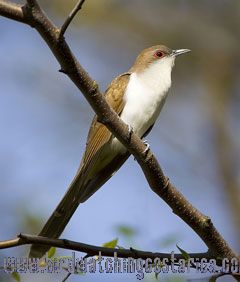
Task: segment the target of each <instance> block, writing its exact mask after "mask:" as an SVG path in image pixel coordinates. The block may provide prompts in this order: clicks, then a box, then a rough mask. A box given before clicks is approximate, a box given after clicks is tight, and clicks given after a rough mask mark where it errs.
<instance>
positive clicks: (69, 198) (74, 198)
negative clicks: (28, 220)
mask: <svg viewBox="0 0 240 282" xmlns="http://www.w3.org/2000/svg"><path fill="white" fill-rule="evenodd" d="M129 155H130V154H129V152H126V153H125V154H123V155H117V156H116V157H115V158H114V159H113V160H112V161H111V162H110V163H109V164H108V165H107V166H105V167H104V168H103V169H102V170H101V171H100V172H99V173H98V174H97V175H95V177H94V178H93V179H91V180H89V181H88V182H87V183H86V178H85V175H82V173H81V171H80V172H79V173H78V174H77V176H76V177H75V179H74V180H73V182H72V183H71V185H70V187H69V189H68V191H67V192H66V194H65V195H64V197H63V198H62V200H61V202H60V203H59V204H58V206H57V208H56V209H55V211H54V212H53V213H52V215H51V216H50V218H49V219H48V221H47V223H46V224H45V225H44V227H43V229H42V231H41V232H40V233H39V236H44V237H48V238H58V237H59V236H60V235H61V234H62V232H63V230H64V229H65V227H66V225H67V224H68V222H69V221H70V219H71V217H72V215H73V214H74V212H75V211H76V209H77V207H78V206H79V204H80V203H83V202H85V201H86V200H87V199H88V198H89V197H90V196H92V195H93V194H94V193H95V192H96V191H97V190H98V189H99V188H100V187H101V186H102V185H103V184H104V183H105V182H106V181H107V180H108V179H109V178H110V177H111V176H112V175H113V174H114V173H115V172H116V171H117V170H118V169H119V168H120V167H121V166H122V164H123V163H124V162H125V161H126V160H127V159H128V157H129ZM49 249H50V247H49V246H46V245H32V246H31V249H30V253H29V257H39V258H41V257H42V256H44V254H45V253H46V252H47V251H48V250H49Z"/></svg>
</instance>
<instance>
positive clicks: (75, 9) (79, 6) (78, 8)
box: [59, 0, 85, 37]
mask: <svg viewBox="0 0 240 282" xmlns="http://www.w3.org/2000/svg"><path fill="white" fill-rule="evenodd" d="M84 2H85V0H79V1H78V3H77V4H76V6H75V8H74V9H73V10H72V12H71V13H70V14H69V16H68V17H67V19H66V21H65V22H64V24H63V25H62V27H61V30H60V33H59V37H62V36H63V35H64V33H65V31H66V30H67V28H68V26H69V24H70V23H71V21H72V20H73V18H74V17H75V15H76V14H77V12H78V11H79V10H81V9H82V5H83V3H84Z"/></svg>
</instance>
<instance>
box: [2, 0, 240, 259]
mask: <svg viewBox="0 0 240 282" xmlns="http://www.w3.org/2000/svg"><path fill="white" fill-rule="evenodd" d="M2 2H3V1H1V0H0V3H2ZM27 2H28V4H29V5H27V6H24V16H25V19H24V20H25V22H28V24H29V25H31V26H34V27H35V28H36V30H37V31H38V32H39V33H40V35H41V36H42V37H43V39H44V40H45V42H46V43H47V44H48V46H49V47H50V49H51V51H52V52H53V54H54V56H55V57H56V59H57V60H58V62H59V63H60V65H61V70H62V71H63V72H64V73H66V74H67V75H68V76H69V78H70V79H71V80H72V81H73V82H74V84H75V85H76V86H77V87H78V88H79V89H80V90H81V91H82V93H83V94H84V96H85V98H86V99H87V100H88V102H89V103H90V105H91V106H92V108H93V109H94V111H95V112H96V114H97V115H98V119H99V121H101V122H102V123H104V124H105V125H106V127H107V128H108V129H109V130H110V131H111V132H112V133H113V134H114V135H115V136H116V137H117V138H118V139H119V140H120V141H121V142H122V143H123V144H124V146H125V147H126V148H127V149H128V150H129V151H130V152H131V153H132V154H133V155H134V157H135V158H136V159H137V161H138V163H139V164H140V166H141V168H142V170H143V172H144V174H145V176H146V178H147V180H148V183H149V185H150V187H151V189H152V190H153V191H154V192H155V193H156V194H157V195H158V196H159V197H161V198H162V199H163V200H164V201H165V202H166V203H167V204H168V205H169V206H170V207H171V208H172V210H173V212H174V213H175V214H176V215H178V216H179V217H180V218H182V219H183V220H184V221H185V222H186V223H187V224H188V225H189V226H190V227H191V228H192V229H193V230H194V231H195V232H196V233H197V234H198V235H199V236H200V238H202V240H203V241H204V242H205V243H206V245H207V246H208V248H209V251H210V252H211V253H212V254H213V255H216V256H218V257H228V258H232V257H236V256H237V255H236V254H235V253H234V251H233V250H232V249H231V248H230V247H229V246H228V244H227V243H226V241H225V240H224V239H223V238H222V236H221V235H220V234H219V232H218V231H217V230H216V228H215V227H214V226H213V224H212V222H211V219H210V218H208V217H207V216H205V215H203V214H202V213H200V212H199V211H198V210H197V209H196V208H194V207H193V206H192V205H191V204H190V203H189V202H188V201H187V200H186V199H185V198H184V196H183V195H182V194H181V193H180V192H179V191H177V190H176V188H175V187H174V186H173V185H172V184H171V183H170V182H168V180H167V178H166V177H165V175H164V174H163V171H162V169H161V167H160V166H159V164H158V162H157V160H156V158H155V157H154V156H153V154H152V153H151V151H149V152H148V155H147V156H146V154H145V153H143V152H144V149H145V144H144V143H143V142H142V141H141V139H140V138H139V137H138V136H137V135H136V134H132V135H131V140H129V134H128V126H127V125H126V124H125V123H124V122H123V121H122V120H121V119H120V118H119V117H118V115H117V114H116V113H115V112H114V111H113V110H112V109H111V108H110V107H109V105H108V104H107V102H106V100H105V98H104V96H103V95H102V94H101V93H100V91H99V89H98V86H97V84H96V82H95V81H94V80H92V79H91V78H90V76H89V75H88V73H87V72H86V71H85V70H84V69H83V68H82V66H81V65H80V64H79V62H78V61H77V60H76V58H75V57H74V55H73V54H72V52H71V50H70V48H69V46H68V45H67V43H66V41H65V39H64V38H63V37H61V38H59V29H58V28H57V27H56V26H54V25H53V23H52V22H51V21H50V20H49V19H48V18H47V17H46V15H45V14H44V13H43V11H42V10H41V9H40V7H39V6H38V5H37V1H35V0H28V1H27ZM0 7H2V6H0ZM0 14H1V15H4V16H7V17H10V16H9V14H11V13H8V14H7V15H6V13H4V11H2V10H1V9H0ZM10 18H13V17H10ZM17 20H19V19H17ZM23 22H24V21H23Z"/></svg>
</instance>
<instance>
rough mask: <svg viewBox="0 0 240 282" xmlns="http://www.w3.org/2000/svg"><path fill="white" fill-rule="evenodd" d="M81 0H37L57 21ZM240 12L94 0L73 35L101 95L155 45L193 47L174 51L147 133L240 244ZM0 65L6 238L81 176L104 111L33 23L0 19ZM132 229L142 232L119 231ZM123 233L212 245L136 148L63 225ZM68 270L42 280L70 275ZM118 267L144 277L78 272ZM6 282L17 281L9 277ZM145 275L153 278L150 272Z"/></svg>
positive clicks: (82, 231)
mask: <svg viewBox="0 0 240 282" xmlns="http://www.w3.org/2000/svg"><path fill="white" fill-rule="evenodd" d="M75 2H76V1H67V3H66V1H60V0H58V1H57V0H55V1H43V0H42V1H41V0H39V3H40V4H41V5H42V6H43V7H44V9H45V11H46V12H47V14H48V15H49V16H50V17H51V18H52V19H53V20H54V22H55V23H56V24H58V25H61V23H62V22H63V21H64V19H65V17H66V16H67V14H68V13H69V11H70V10H71V8H72V7H73V6H74V3H75ZM18 3H23V1H18ZM239 19H240V3H239V1H237V0H231V1H224V0H214V1H205V0H203V1H190V0H177V1H167V0H162V1H157V0H151V1H143V0H139V1H136V0H133V1H118V0H108V1H107V0H103V1H97V0H86V3H85V4H84V6H83V9H82V10H81V11H80V12H79V14H78V15H77V17H76V19H75V20H74V22H73V23H72V24H71V26H70V27H69V29H68V30H67V32H66V39H67V42H68V43H69V45H70V46H71V48H72V50H73V52H74V54H75V55H76V57H77V58H78V60H79V61H80V63H81V64H82V66H83V67H84V68H85V69H86V70H87V71H88V72H89V74H90V75H91V77H92V78H93V79H95V80H96V81H97V82H98V84H99V86H100V88H101V90H102V91H103V92H104V90H105V89H106V87H107V85H108V84H109V83H110V82H111V80H112V79H113V78H114V77H115V76H116V75H118V74H120V73H122V72H124V71H126V70H127V69H128V68H129V67H130V66H131V65H132V64H133V62H134V60H135V58H136V56H137V54H138V53H139V52H140V51H141V50H142V49H144V48H146V47H149V46H151V45H154V44H165V45H167V46H168V47H171V48H173V49H181V48H189V49H191V50H192V52H191V53H188V54H187V55H185V56H181V57H179V58H177V60H176V65H175V67H174V70H173V73H172V81H173V83H172V87H171V89H170V92H169V96H168V99H167V101H166V104H165V106H164V108H163V110H162V112H161V115H160V118H159V120H158V121H157V122H156V124H155V127H154V129H153V130H152V132H151V134H150V135H149V136H148V138H147V140H148V143H149V144H150V146H151V149H152V151H153V152H154V154H155V156H156V157H157V159H158V161H159V163H160V164H161V167H162V168H163V170H164V172H165V174H166V175H167V176H168V177H169V178H170V180H171V182H172V183H173V184H174V185H175V186H176V187H177V188H178V189H179V190H180V191H181V192H182V193H183V194H184V196H185V197H186V198H187V199H188V200H189V201H190V202H191V203H192V204H193V205H194V206H195V207H196V208H198V209H199V210H200V211H201V212H202V213H204V214H206V215H208V216H209V217H211V219H212V221H213V223H214V225H215V226H216V228H217V229H218V230H219V231H220V233H221V234H222V235H223V237H224V238H225V239H226V240H227V241H228V243H229V244H230V246H231V247H232V248H234V249H235V250H236V251H238V252H239V242H240V240H239V238H240V222H239V212H240V210H239V208H240V198H239V195H240V193H239V192H240V191H239V190H240V188H239V187H240V185H239V182H240V174H239V171H240V170H239V168H240V156H239V152H240V150H239V149H240V146H239V145H240V143H239V140H240V139H239V138H240V127H239V118H240V111H239V106H240V95H239V93H240V91H239V90H240V84H239V70H240V62H239V43H240V42H239V26H240V25H239V24H240V22H239ZM0 62H1V68H0V130H1V135H0V136H1V138H0V187H1V191H2V193H1V198H0V212H1V217H0V222H1V226H2V228H1V230H0V239H1V240H6V239H9V238H14V237H15V236H16V234H18V233H20V232H22V233H35V234H36V233H37V232H38V231H40V229H41V227H42V226H43V224H44V222H45V221H46V219H47V218H48V216H49V215H50V214H51V213H52V211H53V210H54V208H55V207H56V205H57V204H58V202H59V201H60V199H61V198H62V196H63V194H64V192H65V191H66V189H67V187H68V185H69V183H70V182H71V180H72V178H73V177H74V175H75V172H76V170H77V168H78V165H79V163H80V159H81V156H82V154H83V152H84V148H85V142H86V136H87V132H88V128H89V125H90V122H91V119H92V117H93V115H94V113H93V111H92V109H91V108H90V106H89V105H88V103H87V102H86V100H85V98H84V97H83V95H82V94H81V93H80V92H79V91H78V89H76V87H75V86H74V85H73V83H72V82H71V81H70V80H69V79H68V78H67V77H66V76H65V75H63V74H61V73H59V72H58V69H59V68H60V67H59V65H58V63H57V62H56V60H55V58H54V57H53V55H52V54H51V52H50V50H49V49H48V47H47V46H46V44H45V43H44V42H43V40H42V39H41V38H40V36H39V35H38V34H37V32H36V31H35V30H34V29H32V28H29V27H28V26H25V25H23V24H20V23H17V22H14V21H11V20H8V19H5V18H3V17H0ZM122 226H124V227H128V228H129V230H132V235H131V236H127V235H126V234H124V232H121V230H122V228H121V227H122ZM116 237H118V238H119V245H120V246H123V247H125V248H129V247H131V246H132V247H135V248H137V249H141V250H149V251H159V252H169V253H170V252H171V251H175V252H178V250H177V247H176V244H178V245H179V246H180V247H181V248H183V249H184V250H186V251H187V252H205V251H207V249H206V247H205V244H204V243H203V242H202V241H201V239H199V238H198V236H197V235H196V234H195V233H194V232H193V231H192V230H191V229H190V227H188V226H187V225H186V224H185V223H184V222H183V221H182V220H181V219H179V218H178V217H177V216H176V215H174V214H173V213H172V211H171V209H170V208H169V207H168V206H167V205H166V204H165V203H164V202H163V201H162V200H161V199H160V198H158V197H157V196H156V195H155V194H154V193H153V192H152V191H151V189H149V187H148V184H147V181H146V179H145V178H144V175H143V173H142V171H141V169H140V167H139V165H138V164H137V162H136V161H134V159H133V158H132V157H130V159H129V160H128V161H127V162H126V163H125V165H124V166H123V167H122V168H121V169H120V170H119V172H118V173H116V174H115V175H114V177H112V178H111V179H110V180H109V181H108V182H107V183H106V184H105V185H104V186H103V187H102V188H101V189H100V190H99V191H98V192H97V193H96V194H94V196H93V197H91V198H90V199H89V200H88V201H87V202H85V203H84V204H82V205H81V206H79V208H78V210H77V211H76V213H75V214H74V216H73V218H72V220H71V221H70V223H69V224H68V226H67V228H66V229H65V231H64V233H63V234H62V238H68V239H71V240H76V241H80V242H84V243H88V244H93V245H101V244H103V243H105V242H107V241H110V240H112V239H114V238H116ZM27 251H28V247H20V248H15V249H9V250H4V251H1V253H0V256H1V264H2V258H3V257H6V256H10V255H13V256H26V254H27ZM58 254H65V255H69V254H70V252H68V251H62V250H58ZM78 255H79V256H81V254H78ZM65 275H66V274H65V273H62V274H61V275H59V276H56V277H55V276H52V275H44V276H38V275H36V276H34V279H35V281H60V279H62V278H63V277H64V276H65ZM109 275H111V279H113V280H114V281H119V280H126V281H132V280H133V279H135V274H132V275H119V274H116V275H114V274H106V275H100V274H98V275H96V276H94V277H93V276H92V275H91V274H87V275H85V276H81V277H80V278H79V276H78V275H72V276H71V277H70V278H69V281H79V280H80V279H81V280H82V281H90V280H91V279H93V278H94V279H96V278H97V279H98V280H99V281H107V280H109ZM195 276H196V275H195V274H191V275H188V276H187V278H189V277H195ZM1 279H2V281H11V278H10V277H9V276H7V275H3V274H1ZM54 279H55V280H54ZM145 279H146V281H148V280H149V281H151V280H152V276H149V275H148V276H146V278H145ZM160 279H163V280H164V281H185V279H186V278H185V277H180V278H179V276H178V277H175V278H174V277H173V276H171V275H168V276H162V277H160ZM174 279H175V280H174ZM224 279H225V280H222V281H227V280H226V279H227V278H226V277H225V278H224ZM229 279H230V278H229ZM22 281H32V276H30V275H23V276H22ZM220 281H221V280H220ZM229 281H231V280H229Z"/></svg>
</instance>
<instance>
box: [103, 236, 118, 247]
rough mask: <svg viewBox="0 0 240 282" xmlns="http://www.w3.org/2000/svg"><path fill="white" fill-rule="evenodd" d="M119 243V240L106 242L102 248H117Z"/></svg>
mask: <svg viewBox="0 0 240 282" xmlns="http://www.w3.org/2000/svg"><path fill="white" fill-rule="evenodd" d="M117 243H118V238H116V239H113V240H112V241H109V242H106V243H104V244H102V246H103V247H106V248H116V246H117Z"/></svg>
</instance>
